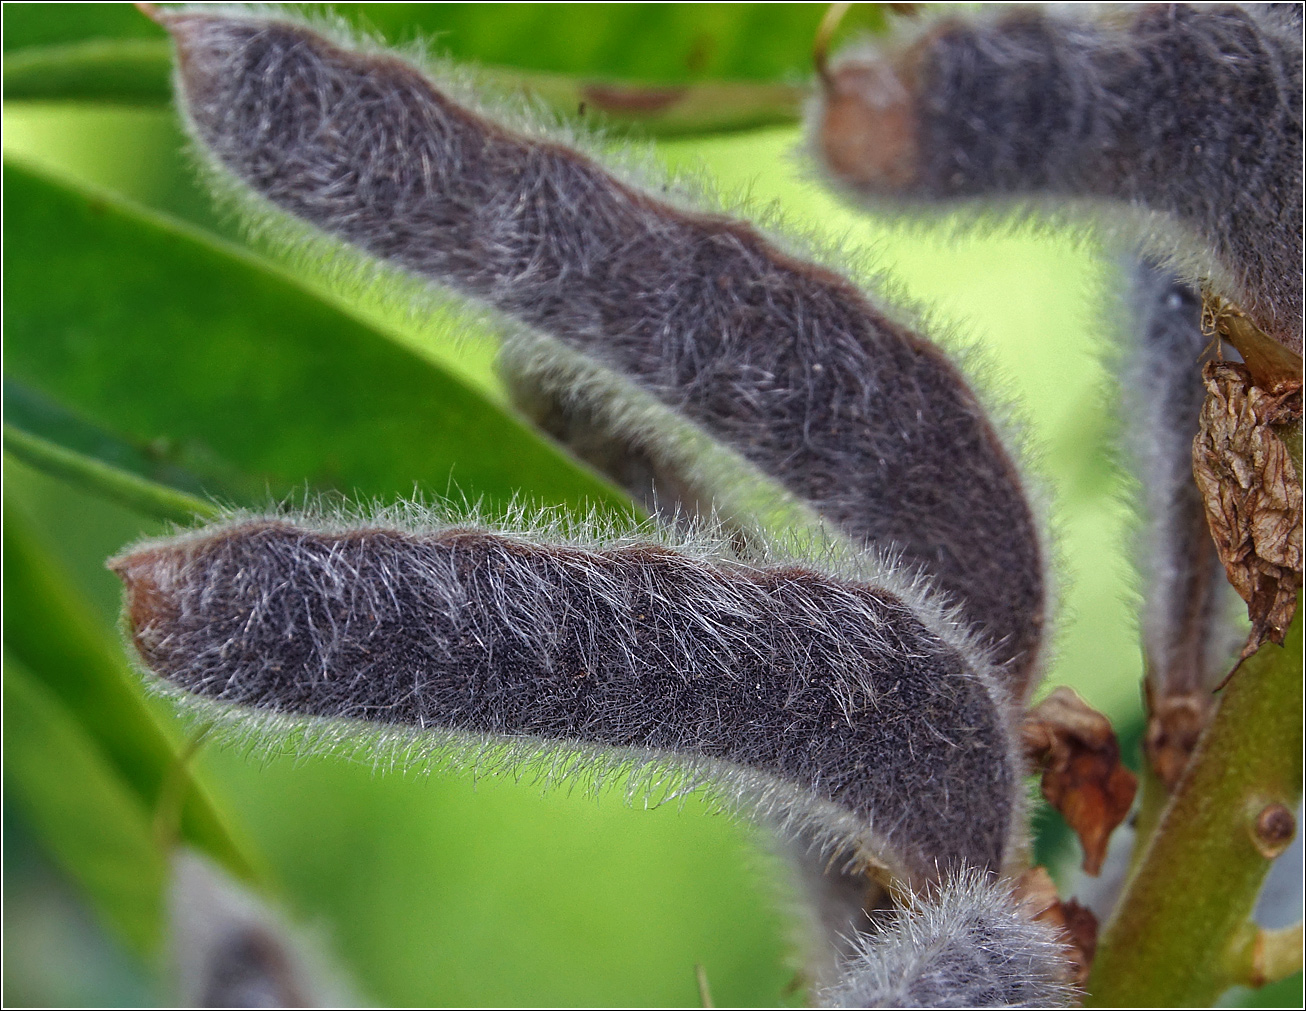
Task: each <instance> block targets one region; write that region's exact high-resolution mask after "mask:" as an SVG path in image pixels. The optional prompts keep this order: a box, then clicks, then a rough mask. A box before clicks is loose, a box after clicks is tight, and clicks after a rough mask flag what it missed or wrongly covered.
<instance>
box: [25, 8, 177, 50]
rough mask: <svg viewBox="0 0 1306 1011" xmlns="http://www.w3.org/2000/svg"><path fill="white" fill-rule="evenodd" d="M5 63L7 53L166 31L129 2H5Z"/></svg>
mask: <svg viewBox="0 0 1306 1011" xmlns="http://www.w3.org/2000/svg"><path fill="white" fill-rule="evenodd" d="M4 28H5V30H4V51H5V54H6V56H5V62H6V63H8V60H9V56H8V54H9V53H12V52H17V51H18V50H21V49H27V48H29V47H33V46H57V45H63V44H65V43H70V42H82V41H85V40H87V39H156V40H157V39H162V38H165V37H166V33H165V32H164V30H163V29H162V28H160V27H159V26H158V25H156V24H155V23H154V22H153V21H151V20H150V19H149V18H147V17H145V15H143V14H142V13H141V12H140V11H138V10H137V9H136V7H135V6H134V5H132V4H129V3H89V4H66V3H45V4H8V5H6V7H5V12H4Z"/></svg>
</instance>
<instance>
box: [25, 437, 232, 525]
mask: <svg viewBox="0 0 1306 1011" xmlns="http://www.w3.org/2000/svg"><path fill="white" fill-rule="evenodd" d="M4 446H5V450H6V451H8V452H10V453H13V454H14V456H16V457H18V458H19V459H20V460H22V461H23V462H25V463H27V464H28V465H30V466H32V467H35V468H37V469H38V470H42V471H44V472H45V473H47V474H50V475H52V476H54V477H59V478H63V479H64V480H66V481H70V482H72V483H73V484H76V485H80V486H81V487H83V488H85V489H87V490H88V491H90V492H92V493H93V494H97V495H99V496H101V497H103V498H107V499H110V500H111V501H114V502H117V503H118V504H119V505H124V506H126V507H127V508H129V509H135V510H136V511H137V512H139V513H142V514H144V515H146V516H153V517H154V518H156V519H162V520H172V521H174V522H177V523H186V522H189V521H191V520H194V519H196V518H197V517H198V518H201V519H203V518H212V517H214V516H216V515H218V513H219V511H220V510H219V509H218V508H217V507H216V506H214V505H212V504H210V503H208V502H206V501H204V500H203V499H197V498H195V497H193V496H191V495H187V494H186V493H185V492H180V491H177V490H175V489H173V488H168V487H167V486H166V485H161V484H156V483H155V482H153V481H149V480H146V479H145V478H142V477H137V476H136V475H135V474H132V473H130V472H129V471H124V470H119V469H118V468H117V467H114V466H113V465H111V464H107V463H104V462H103V461H101V460H97V459H95V458H94V457H91V456H86V455H85V454H83V453H78V452H77V451H76V450H72V449H67V448H65V447H63V446H60V445H58V444H56V443H53V442H49V441H48V440H46V439H42V438H41V437H40V436H39V435H33V434H32V433H31V432H27V431H24V430H23V429H21V428H18V427H16V426H14V425H10V424H9V423H8V422H6V423H5V426H4Z"/></svg>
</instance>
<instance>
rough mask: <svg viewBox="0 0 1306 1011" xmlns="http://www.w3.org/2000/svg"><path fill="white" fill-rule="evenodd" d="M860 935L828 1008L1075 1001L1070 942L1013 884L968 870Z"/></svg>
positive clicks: (824, 999)
mask: <svg viewBox="0 0 1306 1011" xmlns="http://www.w3.org/2000/svg"><path fill="white" fill-rule="evenodd" d="M886 915H887V916H888V920H887V922H886V923H883V924H882V925H881V926H880V929H879V930H877V931H875V932H873V933H866V934H861V935H859V937H858V938H857V951H856V954H855V955H854V956H853V958H852V959H851V960H850V962H849V964H848V965H847V966H846V968H845V975H844V978H843V979H842V980H841V981H840V982H839V983H838V984H836V985H835V986H832V987H828V988H826V989H824V990H822V991H820V992H819V993H818V994H817V998H818V1000H819V1002H820V1004H821V1005H822V1006H823V1007H835V1008H862V1007H984V1008H989V1007H1006V1008H1025V1007H1029V1008H1034V1007H1068V1006H1071V1005H1072V1004H1073V1002H1074V999H1075V997H1076V991H1075V989H1074V987H1072V986H1070V985H1069V984H1068V983H1067V982H1066V963H1065V961H1064V956H1063V953H1062V946H1061V944H1060V942H1059V941H1058V940H1057V937H1056V934H1055V933H1054V932H1053V931H1052V929H1051V928H1049V927H1047V926H1045V925H1044V924H1041V923H1036V922H1032V921H1030V920H1028V919H1026V918H1025V917H1024V916H1023V915H1022V914H1021V913H1020V912H1019V911H1018V909H1017V907H1016V903H1015V901H1014V899H1013V898H1012V895H1011V892H1010V890H1009V888H1008V887H1007V886H1006V885H1003V884H1001V883H998V882H994V881H991V880H989V879H987V878H985V877H984V876H983V875H979V874H975V873H973V872H972V873H961V874H958V875H957V876H955V877H950V878H949V879H947V880H946V881H945V882H944V883H943V884H942V885H941V886H940V888H939V889H938V890H937V891H935V892H933V893H932V894H930V895H925V896H919V897H917V898H916V899H915V900H914V901H913V902H912V903H911V904H910V905H908V906H906V907H903V908H901V909H898V910H895V911H894V912H893V913H891V914H886Z"/></svg>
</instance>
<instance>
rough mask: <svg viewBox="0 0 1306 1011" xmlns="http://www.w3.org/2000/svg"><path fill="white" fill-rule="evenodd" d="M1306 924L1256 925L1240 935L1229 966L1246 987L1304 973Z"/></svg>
mask: <svg viewBox="0 0 1306 1011" xmlns="http://www.w3.org/2000/svg"><path fill="white" fill-rule="evenodd" d="M1301 966H1302V925H1301V924H1300V923H1298V924H1295V925H1294V926H1291V927H1284V928H1282V929H1281V930H1266V929H1265V928H1263V927H1257V926H1256V925H1255V924H1248V925H1247V929H1246V930H1244V931H1243V932H1242V934H1241V935H1240V936H1239V937H1238V939H1237V943H1236V945H1235V946H1234V949H1233V951H1232V952H1230V960H1229V969H1230V972H1231V973H1232V974H1233V975H1234V977H1235V978H1236V979H1237V981H1238V982H1239V983H1241V984H1242V985H1243V986H1250V987H1261V986H1265V984H1267V983H1277V982H1278V981H1279V980H1281V979H1287V978H1288V977H1289V976H1291V975H1292V974H1293V973H1294V972H1301Z"/></svg>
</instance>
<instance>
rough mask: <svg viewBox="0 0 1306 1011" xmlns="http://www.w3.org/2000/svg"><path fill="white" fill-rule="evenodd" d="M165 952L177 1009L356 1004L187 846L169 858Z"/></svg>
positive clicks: (317, 957)
mask: <svg viewBox="0 0 1306 1011" xmlns="http://www.w3.org/2000/svg"><path fill="white" fill-rule="evenodd" d="M167 947H168V954H169V956H170V961H171V963H172V965H171V969H172V974H173V977H174V978H173V983H174V985H175V987H176V998H177V1002H178V1005H179V1006H181V1007H221V1008H232V1007H354V1006H357V1003H356V999H355V998H354V995H353V994H352V993H350V988H349V987H348V985H347V984H346V983H345V982H344V980H343V978H342V977H341V976H340V975H339V973H338V972H337V971H336V970H335V968H334V967H332V966H330V965H329V964H328V962H327V961H326V959H325V958H324V957H323V956H322V954H321V953H320V952H319V951H317V950H315V948H314V946H313V945H312V944H311V943H310V940H309V939H308V938H307V937H306V936H304V935H302V934H301V933H299V932H297V931H296V930H295V929H294V928H292V927H291V926H290V924H289V923H287V922H286V920H285V919H284V918H283V917H282V916H281V914H280V913H279V912H277V911H276V910H274V909H273V908H271V907H270V906H269V905H268V903H267V902H266V901H265V900H263V899H262V898H261V897H259V896H257V895H255V894H254V893H253V892H252V891H250V890H249V888H248V887H247V886H245V885H243V884H241V883H239V882H237V881H235V880H233V879H232V878H231V877H230V876H229V875H228V874H227V873H226V872H225V871H223V870H222V869H221V868H220V867H218V866H217V865H216V864H214V863H213V862H212V861H210V860H209V859H207V858H206V857H204V856H202V855H201V854H199V853H196V852H194V851H192V850H186V849H181V850H178V851H177V852H176V853H175V854H174V855H173V857H172V876H171V880H170V882H169V887H168V943H167Z"/></svg>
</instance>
